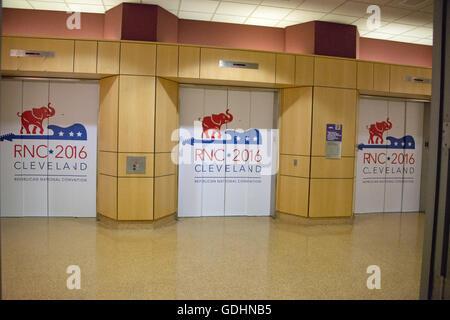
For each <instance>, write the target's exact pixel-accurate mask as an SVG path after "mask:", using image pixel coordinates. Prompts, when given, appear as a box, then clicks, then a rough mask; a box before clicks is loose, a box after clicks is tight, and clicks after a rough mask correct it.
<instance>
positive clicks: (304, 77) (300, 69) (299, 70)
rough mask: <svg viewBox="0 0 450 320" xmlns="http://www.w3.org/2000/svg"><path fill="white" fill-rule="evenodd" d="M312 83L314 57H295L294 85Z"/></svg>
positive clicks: (308, 84) (309, 84)
mask: <svg viewBox="0 0 450 320" xmlns="http://www.w3.org/2000/svg"><path fill="white" fill-rule="evenodd" d="M313 83H314V57H310V56H296V57H295V85H297V86H312V85H313Z"/></svg>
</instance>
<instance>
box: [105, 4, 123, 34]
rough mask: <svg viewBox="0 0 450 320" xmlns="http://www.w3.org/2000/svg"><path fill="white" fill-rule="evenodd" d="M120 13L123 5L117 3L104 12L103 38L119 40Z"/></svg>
mask: <svg viewBox="0 0 450 320" xmlns="http://www.w3.org/2000/svg"><path fill="white" fill-rule="evenodd" d="M122 14H123V6H122V5H119V6H116V7H114V8H112V9H110V10H108V11H107V12H106V13H105V15H104V16H105V22H104V27H103V38H104V39H108V40H120V39H121V38H122Z"/></svg>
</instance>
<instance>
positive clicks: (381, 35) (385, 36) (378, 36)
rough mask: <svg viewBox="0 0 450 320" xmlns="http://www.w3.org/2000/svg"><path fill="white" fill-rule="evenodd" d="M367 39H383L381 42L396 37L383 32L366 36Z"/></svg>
mask: <svg viewBox="0 0 450 320" xmlns="http://www.w3.org/2000/svg"><path fill="white" fill-rule="evenodd" d="M364 37H366V38H372V39H381V40H388V39H391V38H392V37H394V36H393V35H392V34H388V33H383V32H369V33H366V34H365V35H364Z"/></svg>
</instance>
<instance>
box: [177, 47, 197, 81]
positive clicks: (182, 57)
mask: <svg viewBox="0 0 450 320" xmlns="http://www.w3.org/2000/svg"><path fill="white" fill-rule="evenodd" d="M178 76H179V77H180V78H194V79H198V78H200V48H199V47H185V46H180V49H179V66H178Z"/></svg>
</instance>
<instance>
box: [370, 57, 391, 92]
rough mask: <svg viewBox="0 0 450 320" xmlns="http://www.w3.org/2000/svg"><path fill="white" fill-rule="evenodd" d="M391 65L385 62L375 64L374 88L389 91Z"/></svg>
mask: <svg viewBox="0 0 450 320" xmlns="http://www.w3.org/2000/svg"><path fill="white" fill-rule="evenodd" d="M389 77H390V67H389V65H388V64H384V63H374V64H373V90H375V91H380V92H389Z"/></svg>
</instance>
